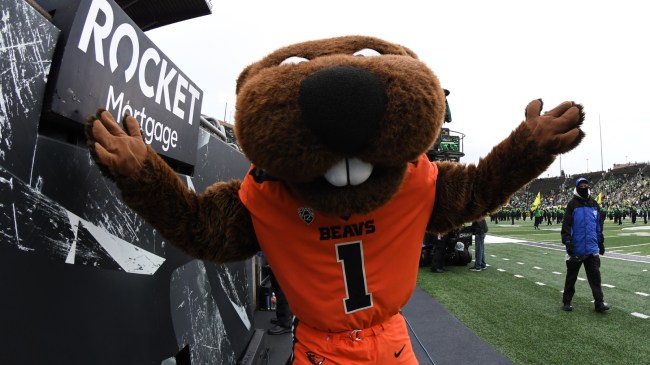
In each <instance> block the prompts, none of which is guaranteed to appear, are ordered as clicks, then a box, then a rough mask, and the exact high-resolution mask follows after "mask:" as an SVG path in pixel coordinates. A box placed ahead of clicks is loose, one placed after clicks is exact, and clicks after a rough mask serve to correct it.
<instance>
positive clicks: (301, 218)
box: [239, 155, 438, 332]
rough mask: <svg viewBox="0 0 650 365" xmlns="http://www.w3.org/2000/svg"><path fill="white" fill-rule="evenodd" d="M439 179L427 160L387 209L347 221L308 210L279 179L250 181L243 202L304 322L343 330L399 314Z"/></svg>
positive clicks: (411, 170) (413, 167) (414, 168)
mask: <svg viewBox="0 0 650 365" xmlns="http://www.w3.org/2000/svg"><path fill="white" fill-rule="evenodd" d="M251 169H252V167H251ZM437 176H438V169H437V166H436V165H435V164H433V163H431V162H429V160H428V159H427V157H426V156H425V155H422V156H420V158H419V159H418V160H417V162H415V163H410V164H409V167H408V169H407V174H406V177H405V180H404V182H403V184H402V187H401V188H400V190H399V191H398V192H397V193H396V194H395V196H394V197H393V198H392V199H391V200H390V201H389V202H388V203H386V204H385V205H384V206H382V207H380V208H379V209H377V210H375V211H373V212H371V213H368V214H365V215H352V216H351V217H350V218H348V219H343V218H341V217H336V216H328V215H325V214H319V212H317V211H316V212H314V211H313V210H310V209H309V207H307V206H305V205H304V204H303V203H301V202H300V201H299V200H298V199H297V198H296V197H295V196H294V195H293V194H291V192H290V190H289V189H288V188H287V187H286V185H284V184H283V183H282V182H281V181H263V182H261V183H258V182H256V181H255V180H254V178H253V176H252V175H251V174H248V175H247V176H246V178H245V179H244V181H243V182H242V185H241V190H240V191H239V197H240V199H241V201H242V202H243V203H244V205H245V206H246V207H247V208H248V210H249V211H250V214H251V217H252V219H253V226H254V228H255V233H256V235H257V239H258V241H259V244H260V247H261V248H262V251H264V255H265V256H266V259H267V260H268V262H269V264H270V265H271V269H272V270H273V273H274V274H275V276H276V278H277V280H278V282H279V284H280V287H281V288H282V290H283V291H284V293H285V295H286V297H287V300H288V302H289V306H290V307H291V310H292V311H293V313H294V314H295V315H296V317H298V318H299V319H300V322H301V323H302V324H305V325H307V326H309V327H312V328H314V329H318V330H321V331H331V332H341V331H346V330H352V329H363V328H368V327H371V326H374V325H377V324H379V323H382V322H384V321H385V320H387V319H388V318H390V317H391V316H393V315H395V314H397V313H398V312H399V310H400V309H401V308H402V307H403V306H404V305H405V304H406V303H407V302H408V300H409V298H410V297H411V294H412V292H413V289H414V288H415V283H416V278H417V273H418V262H419V259H420V253H421V250H422V239H423V237H424V231H425V228H426V225H427V222H428V220H429V217H430V215H431V211H432V209H433V204H434V200H435V195H436V179H437Z"/></svg>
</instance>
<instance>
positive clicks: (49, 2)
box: [25, 0, 212, 32]
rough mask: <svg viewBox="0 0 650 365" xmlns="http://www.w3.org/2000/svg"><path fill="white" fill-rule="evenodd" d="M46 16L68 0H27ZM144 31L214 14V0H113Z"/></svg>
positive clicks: (50, 16) (49, 16) (48, 17)
mask: <svg viewBox="0 0 650 365" xmlns="http://www.w3.org/2000/svg"><path fill="white" fill-rule="evenodd" d="M25 1H27V3H29V4H30V5H31V6H33V7H34V8H35V9H36V10H37V11H39V12H40V13H41V14H42V15H43V16H44V17H46V18H47V19H49V20H52V14H53V13H54V11H55V10H56V9H57V8H58V7H59V6H62V5H65V4H66V1H67V0H25ZM113 1H115V3H116V4H117V5H118V6H119V7H120V8H122V10H124V12H125V13H126V14H127V15H128V16H129V18H131V20H133V22H134V23H135V24H136V25H137V26H138V27H140V29H141V30H142V31H143V32H146V31H148V30H152V29H155V28H158V27H162V26H165V25H169V24H173V23H178V22H181V21H183V20H187V19H192V18H197V17H200V16H204V15H210V14H212V0H113Z"/></svg>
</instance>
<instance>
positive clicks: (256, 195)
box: [86, 36, 584, 364]
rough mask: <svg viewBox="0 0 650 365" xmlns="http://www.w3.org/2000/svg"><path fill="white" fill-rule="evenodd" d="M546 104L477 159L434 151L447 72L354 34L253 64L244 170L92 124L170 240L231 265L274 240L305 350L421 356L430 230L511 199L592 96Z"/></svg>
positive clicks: (568, 143)
mask: <svg viewBox="0 0 650 365" xmlns="http://www.w3.org/2000/svg"><path fill="white" fill-rule="evenodd" d="M541 111H542V101H541V100H533V101H531V102H530V103H529V104H528V106H527V107H526V109H525V120H524V121H523V122H521V124H519V126H517V127H516V128H515V129H514V130H513V131H512V133H511V134H510V135H509V136H508V137H507V138H506V139H505V140H503V141H502V142H501V143H499V144H498V145H496V146H495V147H494V148H493V149H492V151H491V152H490V153H489V154H488V155H487V156H486V157H484V158H482V159H481V160H480V161H479V163H478V164H477V165H474V164H467V165H465V164H460V163H457V162H447V161H446V162H430V161H429V160H428V159H427V157H426V155H425V152H426V151H427V150H428V149H429V147H431V145H432V144H433V142H434V141H435V140H436V138H437V136H438V134H439V131H440V129H441V126H442V123H443V119H444V115H445V93H444V90H443V88H442V87H441V86H440V83H439V81H438V79H437V77H436V76H435V75H434V73H433V72H432V71H431V70H430V69H429V68H428V67H427V66H426V65H425V64H424V63H423V62H421V61H419V60H418V58H417V56H416V54H415V53H413V51H411V50H410V49H408V48H406V47H403V46H400V45H397V44H393V43H389V42H386V41H383V40H380V39H377V38H372V37H364V36H348V37H337V38H331V39H323V40H315V41H308V42H304V43H299V44H295V45H291V46H288V47H285V48H281V49H279V50H277V51H275V52H273V53H271V54H269V55H268V56H267V57H265V58H264V59H262V60H260V61H259V62H256V63H254V64H252V65H250V66H248V67H247V68H246V69H244V70H243V72H242V73H241V74H240V76H239V78H238V80H237V111H236V118H235V119H236V124H235V133H236V136H237V140H238V142H239V145H240V146H241V148H242V150H243V151H244V154H245V155H246V157H247V158H248V159H249V160H250V161H251V162H252V165H251V168H250V170H249V172H248V173H247V175H246V176H245V177H244V178H243V181H240V180H234V181H229V182H216V183H215V184H213V185H211V186H210V187H209V188H207V189H206V191H205V192H203V193H202V194H198V193H195V192H193V191H191V190H190V189H188V188H187V187H186V186H185V185H184V183H183V182H182V181H181V179H179V177H178V176H177V175H176V173H175V172H174V171H173V170H172V169H171V168H170V167H169V166H168V165H167V164H166V163H165V162H164V161H163V160H162V159H161V158H160V157H159V156H158V155H157V154H156V153H155V152H154V150H153V149H152V148H151V147H149V146H147V145H145V144H144V142H143V141H142V137H141V135H140V126H139V125H138V122H137V121H136V120H135V119H134V118H132V117H130V116H125V117H124V119H123V124H124V129H122V128H120V127H119V125H118V124H117V123H116V122H115V120H114V119H113V117H112V116H111V114H110V113H109V112H106V111H102V110H99V111H98V112H97V114H96V115H95V116H93V117H90V118H89V119H88V124H87V128H86V132H87V135H88V141H89V148H90V152H91V154H92V155H93V157H94V158H95V161H96V163H97V164H98V165H99V167H100V168H101V169H102V171H103V172H104V174H105V175H107V176H109V177H110V178H111V179H113V180H114V181H115V182H116V184H117V186H118V188H119V189H120V190H121V192H122V198H123V200H124V201H125V202H126V203H127V205H128V206H129V207H131V208H132V209H133V210H134V211H136V212H137V213H138V214H139V215H140V216H141V217H143V219H145V220H146V221H147V222H148V223H149V224H151V225H152V226H153V227H155V228H156V229H157V230H159V231H160V233H161V234H162V235H163V237H165V238H166V239H167V240H168V241H169V242H170V243H172V244H173V245H175V246H176V247H179V248H180V249H182V250H183V251H185V252H186V253H187V254H189V255H191V256H194V257H196V258H199V259H203V260H207V261H211V262H217V263H220V262H226V261H237V260H243V259H246V258H249V257H251V256H253V255H254V254H255V253H257V252H258V251H260V250H262V251H264V253H265V255H266V258H267V260H268V262H269V264H270V265H271V267H272V268H273V272H274V274H275V275H276V277H277V280H278V282H279V284H280V286H281V287H282V290H283V291H284V292H285V293H286V296H287V299H288V301H289V305H290V307H291V310H292V311H293V313H295V315H296V317H297V319H298V322H297V325H296V333H295V336H296V342H295V344H294V349H293V351H294V352H293V356H294V359H293V360H294V363H295V364H310V363H313V362H312V361H313V359H321V360H323V359H324V360H327V363H331V364H335V363H336V364H339V363H341V364H351V363H354V364H363V363H366V362H372V363H375V361H376V363H404V364H411V363H413V364H414V363H417V360H416V358H415V355H414V353H413V350H412V348H411V345H410V342H409V335H408V332H407V327H406V324H405V321H404V318H403V317H402V316H401V314H400V309H401V308H402V307H403V306H404V305H405V304H406V303H407V301H408V300H409V298H410V296H411V293H412V291H413V290H414V287H415V285H416V277H417V274H418V261H419V258H420V251H421V247H422V239H423V237H424V232H425V230H429V231H432V232H440V233H444V232H447V231H449V230H451V229H453V228H455V227H458V226H460V225H462V224H463V223H464V222H470V221H473V220H475V219H477V218H478V217H481V216H483V215H484V214H485V213H486V212H491V211H493V210H495V209H497V208H499V207H500V206H502V205H503V204H504V203H505V202H506V201H507V200H508V198H509V196H510V195H511V194H513V193H514V192H516V191H517V190H518V189H520V188H521V187H523V186H524V185H525V184H526V183H528V182H529V181H530V180H532V179H534V178H535V177H537V176H538V175H539V174H540V173H542V172H543V171H544V170H545V169H546V168H547V167H548V166H549V165H550V164H551V163H552V162H553V160H554V159H555V157H556V155H557V154H560V153H564V152H567V151H570V150H571V149H573V148H574V147H576V146H577V145H578V144H579V143H580V141H581V140H582V138H583V136H584V133H583V132H582V131H581V130H580V129H579V127H580V125H581V124H582V122H583V120H584V114H583V111H582V106H580V105H578V104H574V103H573V102H564V103H562V104H560V105H558V106H557V107H555V108H554V109H552V110H550V111H548V112H546V113H543V114H541ZM491 118H492V119H494V116H492V117H491ZM400 350H401V352H399V351H400ZM395 353H399V354H400V356H399V357H398V358H395V356H394V354H395ZM368 357H369V358H368Z"/></svg>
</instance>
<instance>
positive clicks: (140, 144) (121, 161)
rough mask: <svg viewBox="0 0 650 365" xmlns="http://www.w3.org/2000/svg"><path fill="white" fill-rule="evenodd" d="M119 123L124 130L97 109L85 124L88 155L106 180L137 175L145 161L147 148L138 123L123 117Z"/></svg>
mask: <svg viewBox="0 0 650 365" xmlns="http://www.w3.org/2000/svg"><path fill="white" fill-rule="evenodd" d="M122 122H123V124H124V126H125V129H122V128H120V126H119V125H118V124H117V122H116V121H115V119H114V118H113V116H112V115H111V113H109V112H108V111H106V110H104V109H98V110H97V112H96V113H95V115H93V116H90V117H89V118H88V119H87V120H86V126H85V132H86V138H87V144H88V149H89V150H90V154H91V156H92V157H93V159H94V160H95V162H96V163H97V165H99V168H100V170H101V172H102V173H103V174H104V175H105V176H107V177H108V178H110V179H114V178H115V177H116V176H130V175H132V174H136V173H138V172H139V171H140V169H141V168H142V166H143V164H144V161H145V160H146V158H147V146H146V144H145V143H144V140H143V139H142V133H141V131H140V125H139V124H138V121H137V120H136V119H135V118H133V117H132V116H130V115H125V116H124V118H123V120H122Z"/></svg>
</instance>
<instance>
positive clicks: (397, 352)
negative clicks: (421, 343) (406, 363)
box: [394, 344, 406, 357]
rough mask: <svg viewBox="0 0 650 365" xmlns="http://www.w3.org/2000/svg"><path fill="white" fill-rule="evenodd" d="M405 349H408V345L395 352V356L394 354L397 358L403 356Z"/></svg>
mask: <svg viewBox="0 0 650 365" xmlns="http://www.w3.org/2000/svg"><path fill="white" fill-rule="evenodd" d="M404 347H406V344H403V345H402V348H401V349H399V351H395V354H394V355H395V357H399V355H401V354H402V351H404Z"/></svg>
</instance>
